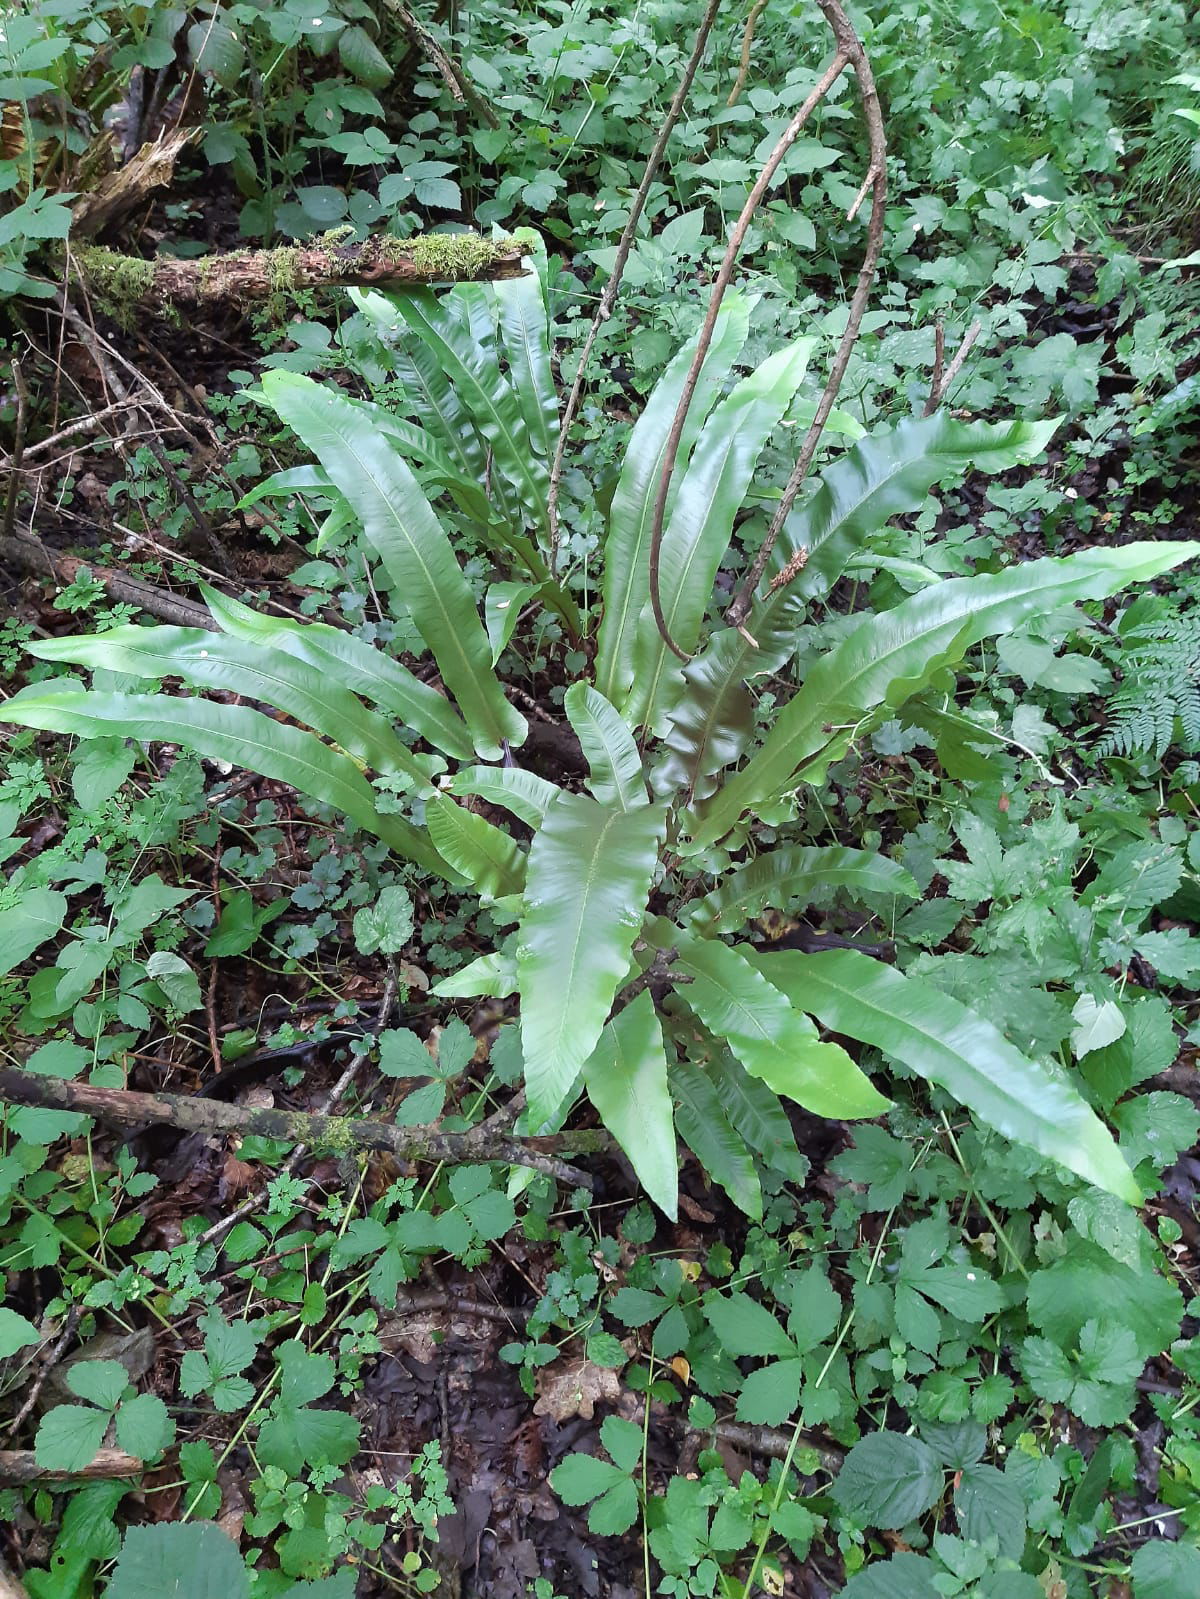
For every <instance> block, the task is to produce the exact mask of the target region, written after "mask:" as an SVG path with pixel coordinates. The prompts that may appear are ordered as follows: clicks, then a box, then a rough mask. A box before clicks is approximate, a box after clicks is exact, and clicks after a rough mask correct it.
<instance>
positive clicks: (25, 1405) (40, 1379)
mask: <svg viewBox="0 0 1200 1599" xmlns="http://www.w3.org/2000/svg"><path fill="white" fill-rule="evenodd" d="M78 1325H79V1309H78V1307H77V1306H75V1305H72V1306H71V1308H70V1310H68V1311H67V1319H66V1321H65V1322H64V1323H63V1330H62V1332H60V1333H59V1335H58V1337H57V1338H56V1339H55V1341H54V1345H53V1347H52V1348H50V1349H48V1350H47V1351H46V1353H45V1354H44V1355H43V1356H42V1361H41V1369H40V1370H39V1371H38V1374H37V1376H36V1377H35V1378H34V1379H33V1385H32V1387H31V1388H30V1389H29V1392H28V1393H27V1394H26V1395H25V1398H24V1399H23V1400H22V1401H21V1408H20V1410H18V1411H17V1413H16V1415H15V1416H14V1417H13V1419H12V1420H11V1421H10V1422H9V1424H8V1426H7V1427H6V1428H5V1431H6V1432H8V1433H10V1434H11V1433H15V1432H16V1431H17V1429H18V1428H19V1427H20V1425H21V1423H22V1422H23V1421H24V1420H25V1418H26V1416H27V1415H28V1414H29V1412H30V1411H31V1410H32V1409H33V1407H34V1405H36V1404H37V1402H38V1395H39V1394H40V1393H41V1391H42V1389H43V1387H44V1386H45V1383H46V1378H47V1377H48V1376H49V1375H50V1373H51V1372H52V1371H53V1370H54V1368H55V1366H57V1365H58V1363H59V1361H60V1360H61V1359H62V1357H63V1350H64V1349H66V1347H67V1345H68V1344H69V1343H70V1342H71V1339H72V1338H73V1337H74V1336H75V1328H76V1327H77V1326H78Z"/></svg>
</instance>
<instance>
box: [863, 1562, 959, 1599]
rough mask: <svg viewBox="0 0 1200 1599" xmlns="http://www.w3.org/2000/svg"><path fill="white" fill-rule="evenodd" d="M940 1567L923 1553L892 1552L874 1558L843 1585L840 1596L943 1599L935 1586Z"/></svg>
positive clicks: (864, 1598) (883, 1598)
mask: <svg viewBox="0 0 1200 1599" xmlns="http://www.w3.org/2000/svg"><path fill="white" fill-rule="evenodd" d="M937 1575H938V1568H937V1567H936V1566H935V1565H934V1563H933V1561H932V1560H926V1558H925V1556H924V1555H908V1554H903V1555H893V1556H892V1558H891V1559H890V1560H878V1561H872V1562H871V1564H870V1565H869V1566H868V1567H867V1569H866V1570H865V1571H860V1572H858V1573H856V1575H855V1576H853V1577H851V1579H850V1581H849V1582H848V1583H847V1584H846V1586H845V1587H844V1588H843V1589H842V1593H841V1599H942V1592H941V1589H940V1588H936V1587H935V1586H934V1578H935V1577H936V1576H937Z"/></svg>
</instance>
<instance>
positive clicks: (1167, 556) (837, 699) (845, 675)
mask: <svg viewBox="0 0 1200 1599" xmlns="http://www.w3.org/2000/svg"><path fill="white" fill-rule="evenodd" d="M1196 553H1197V546H1196V545H1195V544H1185V543H1167V542H1163V543H1151V542H1146V543H1143V544H1128V545H1125V546H1124V547H1123V548H1116V549H1114V548H1102V549H1094V550H1081V551H1079V552H1078V553H1077V554H1075V555H1068V556H1063V557H1054V556H1048V557H1046V558H1045V559H1043V560H1040V561H1030V562H1027V563H1026V564H1025V565H1022V566H1016V567H1011V568H1009V569H1008V570H1007V571H1004V572H997V573H994V574H986V575H984V576H982V577H967V578H951V579H949V580H948V581H946V582H944V583H939V584H938V585H937V586H936V587H933V588H927V589H923V590H922V591H921V592H920V593H919V594H913V595H911V596H910V597H909V598H908V599H907V600H905V601H904V602H903V603H902V604H900V605H898V606H896V608H895V609H894V610H891V611H886V612H884V613H882V614H881V615H878V616H872V617H868V618H867V619H866V620H865V621H863V622H862V623H860V624H859V626H858V627H856V628H855V629H854V631H853V632H852V633H850V634H849V635H848V636H847V637H846V638H845V639H844V640H843V641H842V643H841V644H840V645H839V646H838V647H837V648H836V649H834V650H831V651H830V652H829V653H828V654H827V655H826V656H824V657H823V658H822V659H821V660H820V661H819V662H818V663H817V665H816V666H815V667H814V668H813V670H812V671H811V672H810V673H809V675H808V677H807V678H806V679H805V681H804V684H803V687H802V688H801V689H800V690H799V691H798V692H797V693H796V694H795V695H794V696H793V697H792V699H791V700H789V702H788V703H787V705H786V706H785V707H784V708H783V710H782V711H781V712H780V714H779V716H778V717H777V718H776V720H775V725H774V727H773V728H772V729H771V731H770V733H769V734H768V735H767V737H766V739H765V741H764V742H763V745H762V747H761V748H760V749H759V750H758V752H757V753H756V754H755V755H754V757H753V758H752V759H751V761H750V762H749V764H748V765H747V766H745V767H744V768H743V769H742V770H741V771H740V772H739V773H738V774H737V775H736V776H735V777H733V778H731V779H730V781H729V782H728V783H726V785H725V787H724V788H723V789H722V790H721V791H720V792H719V794H718V795H717V796H716V798H715V799H714V800H713V801H712V802H711V803H710V804H709V805H708V806H707V807H705V809H704V811H703V815H702V820H701V823H700V826H699V828H698V829H697V831H696V833H695V835H694V840H695V843H696V844H697V845H701V844H704V843H712V842H715V840H716V839H718V838H720V837H721V836H722V835H723V834H724V833H726V832H728V830H729V829H730V828H731V827H732V826H733V825H734V823H735V822H736V821H737V818H738V816H739V815H740V814H741V812H742V811H743V810H744V809H746V808H747V807H749V806H753V805H755V804H757V803H760V802H761V801H763V800H765V799H768V798H773V797H774V796H775V795H777V794H779V793H781V792H783V791H784V790H785V789H786V788H787V787H788V786H789V785H792V784H794V783H795V781H796V780H797V774H803V775H808V776H812V777H813V778H815V777H816V776H817V775H818V773H819V771H820V770H823V769H824V767H825V766H827V765H828V763H829V762H830V761H831V760H834V759H836V758H837V757H838V756H839V755H841V754H842V753H843V752H844V751H845V750H846V749H847V748H848V747H849V745H850V744H851V742H852V741H853V739H854V736H855V734H856V732H857V731H858V730H859V729H860V728H861V727H863V726H864V725H866V724H867V722H868V720H869V718H870V716H871V714H872V713H873V712H874V711H876V710H878V709H879V708H880V707H884V706H887V707H891V708H895V707H896V706H898V705H901V704H903V703H904V701H905V700H906V699H908V698H909V697H910V696H911V695H912V694H915V693H916V692H917V691H918V690H919V689H921V688H923V687H924V686H925V684H926V683H927V682H928V681H929V680H930V678H931V677H932V676H933V674H934V673H935V672H936V671H938V670H939V669H940V668H941V667H943V666H946V665H950V664H952V663H954V662H956V661H959V660H961V659H962V657H963V655H964V654H965V653H966V651H967V650H968V649H970V647H971V646H972V645H973V644H977V643H979V641H980V640H981V639H984V638H987V637H989V636H990V635H991V634H995V633H1000V632H1004V631H1006V630H1009V629H1011V628H1014V627H1016V626H1018V625H1019V624H1020V623H1021V622H1024V621H1027V620H1028V619H1029V618H1030V617H1031V616H1036V615H1044V614H1047V613H1049V612H1052V611H1055V610H1057V609H1058V608H1059V607H1060V606H1063V605H1069V604H1073V603H1074V602H1076V601H1078V600H1087V599H1101V598H1103V597H1104V596H1105V595H1108V594H1113V593H1115V592H1116V591H1117V590H1118V589H1122V588H1124V587H1126V586H1127V585H1128V584H1130V583H1136V582H1148V581H1149V580H1150V579H1151V578H1154V577H1157V576H1159V574H1160V573H1162V572H1167V571H1170V569H1171V568H1172V567H1175V566H1178V565H1179V564H1180V563H1181V562H1183V561H1186V560H1189V559H1191V558H1192V557H1193V556H1194V555H1195V554H1196ZM831 728H832V729H833V731H828V729H831ZM805 769H807V770H805Z"/></svg>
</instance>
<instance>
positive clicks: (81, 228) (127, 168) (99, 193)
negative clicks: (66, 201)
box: [71, 128, 200, 239]
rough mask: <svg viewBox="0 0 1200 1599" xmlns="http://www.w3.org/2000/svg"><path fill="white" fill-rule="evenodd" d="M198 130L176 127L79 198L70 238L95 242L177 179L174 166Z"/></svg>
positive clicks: (196, 135)
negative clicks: (157, 190)
mask: <svg viewBox="0 0 1200 1599" xmlns="http://www.w3.org/2000/svg"><path fill="white" fill-rule="evenodd" d="M199 133H200V129H199V128H182V129H180V128H176V129H174V130H173V131H172V132H171V133H164V134H162V135H161V136H160V137H159V138H157V139H154V140H152V141H151V143H149V144H144V145H143V146H142V147H141V149H140V150H138V151H137V152H136V154H135V155H133V156H132V157H131V158H130V159H129V160H128V161H126V163H125V165H124V166H122V167H117V168H116V169H115V170H114V171H112V172H109V173H107V174H106V175H105V176H104V177H103V178H101V180H100V182H99V183H98V184H97V185H96V187H95V188H94V189H91V190H90V191H89V192H88V193H87V194H83V195H80V197H79V199H78V200H77V201H76V202H75V204H74V206H73V207H72V209H71V237H72V238H74V239H94V238H95V237H96V236H97V234H100V233H103V232H104V230H105V229H106V228H110V227H112V226H113V224H114V223H117V222H120V220H121V219H122V217H125V216H128V215H129V213H130V212H131V211H135V210H136V209H137V207H138V206H139V205H142V204H143V203H144V202H145V200H146V199H147V198H148V197H149V194H150V191H151V189H161V188H163V187H164V186H165V185H166V184H168V183H170V181H171V179H172V178H173V177H174V176H175V163H176V161H178V159H179V155H180V152H181V151H182V150H183V148H184V146H185V145H186V144H187V143H188V142H189V140H191V139H194V138H196V137H198V135H199Z"/></svg>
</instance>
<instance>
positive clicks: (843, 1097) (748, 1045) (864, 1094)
mask: <svg viewBox="0 0 1200 1599" xmlns="http://www.w3.org/2000/svg"><path fill="white" fill-rule="evenodd" d="M671 965H672V968H674V969H675V970H678V971H680V972H682V973H683V974H684V975H685V976H686V977H690V978H691V979H692V980H691V982H689V983H687V984H686V985H681V986H680V988H679V990H678V993H679V997H680V998H681V999H682V1000H683V1002H684V1003H685V1004H686V1005H687V1007H688V1009H689V1010H691V1011H693V1012H694V1013H695V1015H696V1016H698V1017H699V1019H700V1020H701V1021H702V1022H703V1023H704V1025H705V1027H707V1028H708V1030H709V1031H710V1032H711V1033H713V1034H714V1035H715V1036H716V1037H718V1038H723V1039H724V1040H725V1041H726V1042H727V1043H728V1045H729V1047H730V1049H731V1050H732V1051H733V1053H734V1054H735V1055H736V1056H737V1058H738V1060H739V1061H741V1063H742V1065H743V1066H744V1067H745V1068H746V1070H747V1071H748V1072H749V1073H750V1075H751V1076H752V1077H759V1078H761V1079H762V1081H763V1082H764V1083H766V1085H767V1087H768V1088H771V1089H773V1090H774V1091H775V1093H777V1094H782V1095H783V1096H784V1097H785V1098H787V1099H794V1100H795V1101H796V1103H797V1104H799V1105H803V1106H804V1108H805V1109H806V1110H811V1111H813V1112H814V1113H815V1114H816V1115H818V1116H836V1117H838V1118H839V1119H846V1120H849V1119H851V1118H857V1117H862V1116H879V1115H881V1114H882V1112H883V1111H885V1110H886V1109H887V1107H888V1103H889V1102H888V1101H887V1100H886V1099H884V1097H883V1095H882V1094H880V1093H879V1092H877V1090H876V1089H875V1088H874V1087H873V1086H872V1084H871V1081H870V1079H869V1078H868V1077H866V1076H865V1075H864V1074H863V1073H862V1072H861V1071H859V1069H858V1067H857V1066H856V1065H855V1064H854V1062H853V1061H852V1060H851V1059H850V1057H849V1055H847V1054H846V1052H845V1050H844V1049H841V1048H840V1047H839V1046H838V1045H837V1044H825V1043H822V1042H821V1039H820V1036H819V1034H818V1033H817V1029H816V1027H815V1026H814V1025H813V1023H812V1022H811V1021H810V1020H809V1018H808V1017H807V1016H806V1015H805V1014H804V1013H803V1012H802V1011H800V1010H797V1009H795V1008H794V1007H793V1005H792V1003H791V1001H790V1000H789V999H788V997H787V995H786V994H784V993H783V992H781V991H780V989H778V988H776V987H775V986H774V985H773V984H772V983H770V982H769V981H768V980H767V978H766V977H764V976H763V975H762V972H760V971H759V970H758V968H757V966H756V965H754V964H752V963H751V961H750V960H749V959H748V958H747V952H746V951H744V950H742V949H731V948H730V946H729V945H728V944H722V943H719V942H718V941H717V940H716V939H702V938H690V937H684V936H681V937H680V939H679V943H678V953H677V955H676V957H675V958H674V959H673V960H672V962H671Z"/></svg>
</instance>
